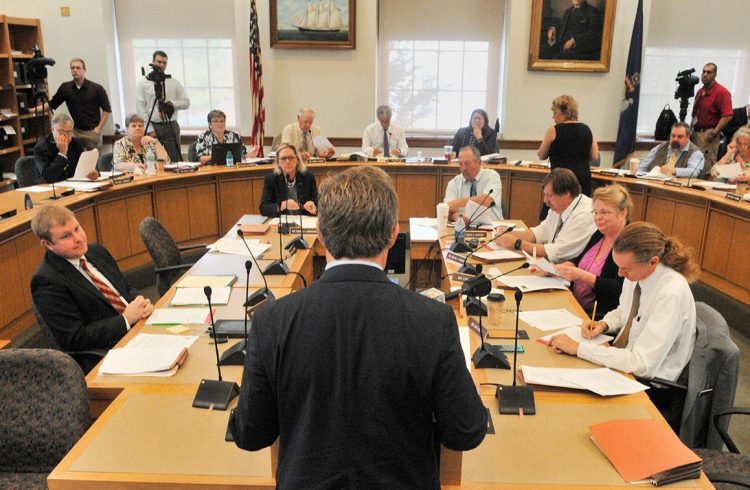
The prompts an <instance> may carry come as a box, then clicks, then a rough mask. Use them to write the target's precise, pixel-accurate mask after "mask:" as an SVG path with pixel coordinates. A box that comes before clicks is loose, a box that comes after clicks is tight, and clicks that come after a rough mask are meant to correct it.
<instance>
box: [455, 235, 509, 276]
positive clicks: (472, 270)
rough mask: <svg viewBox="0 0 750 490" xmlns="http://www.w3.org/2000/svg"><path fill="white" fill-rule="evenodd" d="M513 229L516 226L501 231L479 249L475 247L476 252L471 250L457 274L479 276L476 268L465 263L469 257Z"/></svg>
mask: <svg viewBox="0 0 750 490" xmlns="http://www.w3.org/2000/svg"><path fill="white" fill-rule="evenodd" d="M515 227H516V225H510V226H509V227H507V228H506V229H505V230H503V232H502V233H500V234H499V235H498V236H496V237H495V238H493V239H492V240H490V241H488V242H487V243H485V244H484V245H482V246H481V247H477V248H476V250H473V251H472V252H471V253H470V254H469V255H467V256H466V258H465V259H464V263H463V264H461V268H460V269H458V272H460V273H462V274H471V275H472V276H476V275H477V274H479V272H478V271H477V269H476V267H474V266H473V265H469V264H467V261H468V260H469V257H471V256H472V255H474V254H475V253H477V252H479V251H480V250H482V249H483V248H484V247H486V246H488V245H489V244H490V243H492V242H494V241H495V240H497V239H498V238H500V237H501V236H503V235H505V234H506V233H510V232H511V231H513V229H514V228H515Z"/></svg>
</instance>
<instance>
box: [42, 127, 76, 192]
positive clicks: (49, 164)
mask: <svg viewBox="0 0 750 490" xmlns="http://www.w3.org/2000/svg"><path fill="white" fill-rule="evenodd" d="M83 151H84V148H83V143H81V140H79V139H78V138H73V139H72V140H71V142H70V144H69V145H68V157H67V158H65V157H64V156H62V155H60V152H59V151H58V150H57V145H56V144H55V138H54V137H53V136H52V135H51V134H50V135H47V137H46V138H44V139H43V140H39V142H38V143H37V144H36V146H35V147H34V163H36V168H37V170H38V171H39V175H41V176H42V179H43V180H44V182H59V181H61V180H65V179H69V178H71V177H73V175H75V173H76V165H78V159H79V158H81V153H83Z"/></svg>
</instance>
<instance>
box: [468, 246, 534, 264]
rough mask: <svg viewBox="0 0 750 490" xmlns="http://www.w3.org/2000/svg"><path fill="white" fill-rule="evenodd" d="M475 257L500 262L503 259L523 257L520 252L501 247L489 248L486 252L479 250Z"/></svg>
mask: <svg viewBox="0 0 750 490" xmlns="http://www.w3.org/2000/svg"><path fill="white" fill-rule="evenodd" d="M474 257H476V258H478V259H480V260H484V261H486V262H500V261H502V260H518V259H521V258H523V257H522V256H521V254H519V253H518V252H514V251H513V250H506V249H504V248H500V249H497V250H487V251H485V252H477V253H475V254H474Z"/></svg>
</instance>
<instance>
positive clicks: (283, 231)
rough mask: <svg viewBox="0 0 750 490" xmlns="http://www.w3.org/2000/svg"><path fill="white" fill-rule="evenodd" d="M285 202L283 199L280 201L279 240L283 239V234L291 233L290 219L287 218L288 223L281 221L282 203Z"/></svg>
mask: <svg viewBox="0 0 750 490" xmlns="http://www.w3.org/2000/svg"><path fill="white" fill-rule="evenodd" d="M283 202H284V200H283V199H282V200H281V201H279V227H278V229H279V242H280V241H281V235H286V234H287V233H289V219H287V221H286V223H284V224H282V223H281V203H283ZM287 212H288V211H287Z"/></svg>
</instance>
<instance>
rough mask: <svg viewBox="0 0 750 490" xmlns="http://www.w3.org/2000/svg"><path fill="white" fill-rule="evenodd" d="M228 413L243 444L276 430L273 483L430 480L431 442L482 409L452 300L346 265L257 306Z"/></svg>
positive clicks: (470, 433) (457, 439) (365, 484)
mask: <svg viewBox="0 0 750 490" xmlns="http://www.w3.org/2000/svg"><path fill="white" fill-rule="evenodd" d="M234 414H235V416H234V418H233V419H232V420H231V422H230V425H231V429H232V433H233V435H234V438H235V441H236V443H237V445H238V446H239V447H241V448H244V449H248V450H251V451H254V450H259V449H261V448H263V447H266V446H269V445H271V444H272V443H273V442H274V440H276V438H277V437H278V436H280V449H279V462H278V467H277V479H276V482H277V485H278V487H279V488H313V487H314V488H389V489H390V488H438V487H439V474H438V467H437V463H436V459H435V455H436V453H435V449H436V442H438V441H439V442H441V443H442V444H444V445H445V446H446V447H449V448H452V449H455V450H468V449H471V448H474V447H476V446H477V445H479V443H480V442H481V441H482V439H484V435H485V432H486V417H487V413H486V410H485V408H484V407H483V405H482V401H481V400H480V398H479V396H478V395H477V390H476V388H475V387H474V383H473V382H472V379H471V375H470V374H469V372H468V371H467V370H466V365H465V360H464V356H463V353H462V351H461V345H460V343H459V339H458V330H457V327H456V320H455V316H454V315H453V311H452V310H451V308H450V307H448V306H447V305H444V304H441V303H438V302H436V301H434V300H429V299H427V298H424V297H421V296H419V295H417V294H415V293H413V292H410V291H407V290H405V289H403V288H401V287H399V286H398V285H396V284H393V283H391V282H390V281H389V280H388V278H387V277H386V275H385V274H384V273H383V272H382V271H380V270H378V269H376V268H373V267H370V266H367V265H354V264H350V265H340V266H337V267H334V268H332V269H329V270H327V271H326V272H325V273H324V274H323V275H322V276H321V278H320V280H318V281H317V282H315V283H314V284H313V285H311V286H309V287H307V288H306V289H304V290H302V291H300V292H296V293H293V294H292V295H291V296H287V297H285V298H283V299H281V300H279V301H276V302H275V303H272V304H270V305H268V306H265V307H263V308H261V309H260V310H259V311H258V312H257V313H256V314H255V317H254V318H253V328H252V330H251V331H250V335H249V339H248V350H247V357H246V359H245V371H244V374H243V378H242V391H241V393H240V401H239V405H238V408H237V410H235V412H234Z"/></svg>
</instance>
